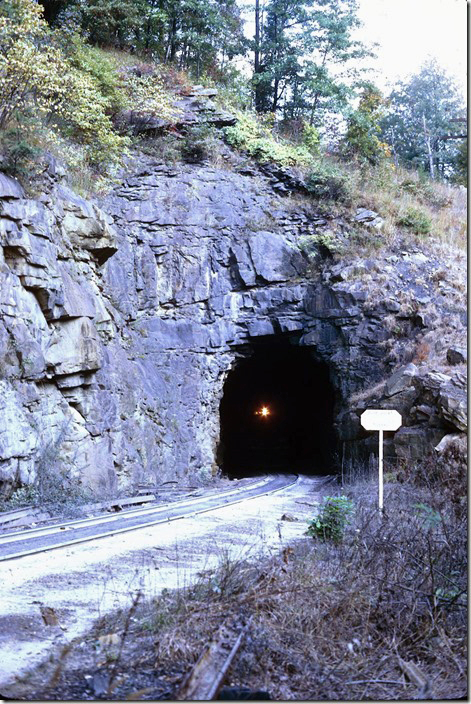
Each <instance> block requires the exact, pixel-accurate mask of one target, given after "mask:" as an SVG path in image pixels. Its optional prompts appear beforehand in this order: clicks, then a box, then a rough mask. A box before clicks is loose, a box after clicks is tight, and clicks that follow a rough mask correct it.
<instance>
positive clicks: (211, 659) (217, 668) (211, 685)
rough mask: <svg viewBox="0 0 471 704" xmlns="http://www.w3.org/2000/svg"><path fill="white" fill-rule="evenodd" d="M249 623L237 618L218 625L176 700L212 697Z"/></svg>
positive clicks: (221, 681)
mask: <svg viewBox="0 0 471 704" xmlns="http://www.w3.org/2000/svg"><path fill="white" fill-rule="evenodd" d="M249 625H250V620H249V622H248V623H246V624H245V625H242V624H240V622H237V621H236V622H235V623H234V622H233V621H229V622H225V623H223V624H222V625H221V627H220V628H219V630H218V632H217V633H216V635H215V637H214V638H213V640H212V641H211V642H210V643H208V645H206V646H205V648H204V650H203V652H202V653H201V655H200V657H199V658H198V661H197V663H196V664H195V666H194V667H193V669H192V671H191V672H190V674H189V675H188V677H187V678H186V679H185V681H184V682H183V684H182V686H181V687H180V689H179V691H178V692H177V694H176V697H175V699H176V700H177V701H212V700H214V699H216V697H217V695H218V693H219V690H220V689H221V687H222V685H223V682H224V679H225V677H226V675H227V671H228V670H229V667H230V666H231V663H232V661H233V660H234V657H235V656H236V654H237V652H238V650H239V648H240V646H241V644H242V640H243V638H244V636H245V634H246V633H247V630H248V628H249Z"/></svg>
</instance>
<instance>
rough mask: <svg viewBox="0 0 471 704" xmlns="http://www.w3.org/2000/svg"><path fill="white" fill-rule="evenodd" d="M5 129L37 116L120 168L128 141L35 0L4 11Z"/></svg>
mask: <svg viewBox="0 0 471 704" xmlns="http://www.w3.org/2000/svg"><path fill="white" fill-rule="evenodd" d="M0 39H1V42H0V128H3V129H5V128H6V127H8V125H10V124H11V123H13V122H15V120H16V121H17V118H18V116H19V115H21V114H31V115H34V116H35V119H36V125H37V129H38V130H39V129H40V128H41V126H42V125H46V124H47V125H49V126H50V127H52V128H53V129H55V131H56V132H57V133H58V134H61V133H62V134H64V135H67V136H69V137H73V138H74V139H75V140H76V141H78V142H80V143H81V144H83V145H84V148H85V149H86V151H87V156H88V159H89V161H90V163H91V164H93V165H94V166H96V167H100V166H104V165H105V164H106V165H110V164H111V165H113V164H115V165H116V164H118V163H119V162H120V159H121V157H122V153H123V151H124V150H125V148H126V145H127V139H126V138H125V137H121V136H120V135H118V134H117V133H116V132H115V131H114V129H113V125H112V123H111V120H110V117H109V116H108V115H107V113H106V110H107V107H108V103H107V99H106V98H105V97H104V96H103V95H102V94H101V93H100V90H99V87H98V85H97V84H96V83H95V82H94V80H93V78H92V77H91V75H89V74H88V73H84V72H82V71H80V70H79V69H77V68H76V67H75V66H74V65H73V63H72V62H71V61H70V59H69V58H68V57H67V56H66V55H65V54H64V52H63V51H62V50H61V48H60V41H59V40H60V36H59V35H58V34H57V33H54V32H52V31H51V30H50V29H49V27H48V26H47V24H46V22H45V21H44V19H43V18H42V16H41V9H40V6H38V5H36V4H35V3H33V2H31V1H30V0H6V2H5V3H4V4H3V6H2V7H1V8H0Z"/></svg>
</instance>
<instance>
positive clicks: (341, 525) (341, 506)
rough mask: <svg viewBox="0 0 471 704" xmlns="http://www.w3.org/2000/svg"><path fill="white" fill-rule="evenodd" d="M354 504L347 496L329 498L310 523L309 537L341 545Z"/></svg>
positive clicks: (324, 501)
mask: <svg viewBox="0 0 471 704" xmlns="http://www.w3.org/2000/svg"><path fill="white" fill-rule="evenodd" d="M353 510H354V508H353V503H352V501H351V500H350V499H349V498H348V497H346V496H327V497H326V498H325V499H324V500H323V502H322V504H321V506H320V508H319V511H318V513H317V515H316V516H315V517H314V518H313V519H311V521H310V522H309V527H308V529H307V531H306V533H307V535H310V536H312V537H313V538H320V539H321V540H332V541H333V542H334V543H340V542H341V541H342V540H343V538H344V535H345V528H346V527H347V524H348V523H349V521H350V516H351V514H352V513H353Z"/></svg>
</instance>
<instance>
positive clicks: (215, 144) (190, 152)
mask: <svg viewBox="0 0 471 704" xmlns="http://www.w3.org/2000/svg"><path fill="white" fill-rule="evenodd" d="M218 149H219V139H218V137H217V133H216V129H215V128H214V127H210V126H208V125H198V126H195V127H190V128H188V129H187V130H186V132H185V136H184V139H183V140H182V143H181V147H180V150H181V154H182V157H183V159H184V161H186V162H188V163H189V164H199V163H201V162H202V161H206V160H208V159H215V158H216V155H217V153H218Z"/></svg>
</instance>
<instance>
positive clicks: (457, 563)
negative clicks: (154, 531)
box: [36, 447, 467, 701]
mask: <svg viewBox="0 0 471 704" xmlns="http://www.w3.org/2000/svg"><path fill="white" fill-rule="evenodd" d="M400 475H402V479H404V477H405V478H406V479H407V483H400V482H398V481H394V482H392V483H391V482H390V483H387V484H386V486H385V514H384V516H383V517H381V515H379V513H378V511H377V508H376V502H377V489H376V484H375V482H372V481H370V480H363V481H357V482H356V483H355V484H352V485H350V486H346V487H344V488H343V490H342V492H343V493H347V495H348V496H349V497H350V499H351V500H352V501H353V502H354V505H355V514H354V519H353V521H352V523H351V524H350V526H349V527H348V529H347V533H346V535H345V538H344V540H343V542H342V543H341V544H339V545H333V544H330V543H328V542H320V541H318V540H314V539H312V538H308V537H306V539H305V540H302V541H299V543H298V544H297V545H295V546H294V547H292V548H285V549H284V551H283V552H282V554H280V555H279V556H278V557H277V558H274V559H271V560H269V561H264V562H263V563H259V562H258V563H254V562H252V563H249V562H247V561H246V560H242V559H241V560H238V561H234V560H230V559H229V558H228V557H224V556H223V557H222V560H221V565H220V567H219V569H218V570H216V571H206V572H204V573H203V574H202V575H201V579H200V581H199V583H198V584H197V585H196V586H193V587H189V588H186V589H184V590H179V591H175V592H166V593H163V594H162V595H161V596H160V597H159V598H157V599H156V600H155V601H154V602H153V603H151V604H145V605H142V607H139V609H138V610H137V611H136V614H135V616H136V617H135V618H134V619H133V621H132V624H131V623H130V619H129V618H127V619H125V617H124V615H122V616H121V621H120V620H119V619H118V620H116V622H114V623H109V622H107V623H106V626H105V631H103V632H107V633H109V632H110V629H112V630H114V631H115V632H117V633H119V632H120V629H121V631H124V632H126V638H127V645H126V647H125V648H122V654H121V655H120V661H119V662H116V660H114V661H113V662H111V663H108V665H107V664H106V663H105V664H103V663H102V666H101V670H100V676H104V675H106V677H108V680H107V681H110V679H109V678H110V672H112V673H113V676H114V677H115V680H116V681H115V682H114V683H113V686H112V687H111V689H110V691H111V695H110V696H109V697H105V698H112V699H121V700H122V699H125V698H133V699H153V700H155V699H162V698H164V699H168V698H170V699H172V698H173V695H174V694H175V692H176V689H178V687H179V685H180V683H181V681H182V680H183V678H184V676H185V674H186V673H187V672H188V671H189V669H190V668H191V667H192V665H193V664H194V663H195V662H196V660H197V658H198V656H199V654H200V652H201V651H202V649H203V647H204V646H205V645H206V643H207V642H208V641H209V640H210V639H211V637H212V635H213V634H214V633H215V632H216V631H217V629H218V627H219V626H220V625H221V623H222V622H223V621H225V620H226V619H227V618H228V617H231V616H235V617H244V618H248V617H251V626H250V632H249V635H248V637H247V638H246V640H245V642H244V646H243V648H242V650H241V651H240V653H239V655H238V656H237V659H236V660H235V661H234V664H233V665H232V667H231V669H230V671H229V675H228V681H227V684H229V685H231V686H241V687H248V688H250V689H252V690H266V691H268V692H269V694H270V696H271V698H272V699H273V700H277V701H279V700H291V699H293V700H307V701H320V700H321V701H322V700H323V701H335V700H344V701H345V700H356V701H360V700H365V699H367V700H389V701H394V700H399V699H406V700H411V699H420V698H427V699H439V700H442V699H454V698H462V697H465V696H466V667H467V659H466V630H467V618H466V601H465V599H466V580H467V569H466V560H467V551H466V523H465V515H464V514H465V510H466V503H465V501H464V500H463V492H464V491H465V488H466V465H465V463H464V462H463V448H457V447H456V448H452V449H451V450H450V452H449V456H447V457H445V458H443V459H441V460H440V461H434V462H432V463H431V464H430V461H429V464H428V465H423V466H420V467H416V468H413V469H411V468H409V469H408V468H402V470H401V471H400V472H399V473H398V474H397V473H391V474H390V475H388V476H390V478H396V477H398V476H400ZM123 623H124V625H123ZM120 624H121V625H120ZM98 635H99V633H98ZM96 638H97V633H95V635H94V639H95V642H96ZM123 639H124V637H123ZM88 671H89V670H88ZM84 672H87V670H86V669H85V670H84V668H83V666H82V667H81V668H80V672H79V675H78V671H77V669H76V670H75V671H73V672H67V669H65V670H64V672H63V673H62V676H61V681H60V682H59V684H57V686H56V688H55V689H48V690H47V691H46V692H44V691H43V692H39V693H36V694H38V695H39V694H40V695H41V696H40V698H49V699H53V698H55V697H57V695H58V694H60V696H61V697H62V698H64V697H65V698H68V696H70V695H71V694H73V695H74V698H75V699H87V698H88V699H89V698H90V696H91V695H90V690H86V689H85V686H84V684H83V683H84V682H85V680H84V677H83V673H84ZM80 678H81V679H80ZM88 680H89V681H91V675H90V676H88ZM80 681H81V682H82V685H81V686H82V691H83V694H80V691H79V682H80ZM87 692H88V693H87Z"/></svg>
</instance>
